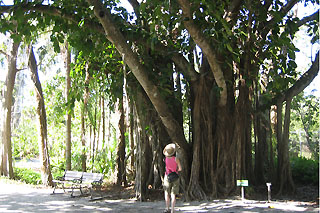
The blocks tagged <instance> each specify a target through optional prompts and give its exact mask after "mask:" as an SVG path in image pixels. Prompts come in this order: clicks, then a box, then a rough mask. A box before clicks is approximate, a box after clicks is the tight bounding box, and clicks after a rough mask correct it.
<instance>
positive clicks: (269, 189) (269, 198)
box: [266, 183, 271, 203]
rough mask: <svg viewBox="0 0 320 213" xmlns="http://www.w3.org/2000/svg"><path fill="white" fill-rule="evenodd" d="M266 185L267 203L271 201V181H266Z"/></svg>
mask: <svg viewBox="0 0 320 213" xmlns="http://www.w3.org/2000/svg"><path fill="white" fill-rule="evenodd" d="M266 185H267V187H268V203H270V201H271V183H266Z"/></svg>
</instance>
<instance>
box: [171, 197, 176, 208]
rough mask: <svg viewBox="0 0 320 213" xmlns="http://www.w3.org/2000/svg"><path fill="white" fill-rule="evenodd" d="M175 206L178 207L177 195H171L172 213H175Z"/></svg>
mask: <svg viewBox="0 0 320 213" xmlns="http://www.w3.org/2000/svg"><path fill="white" fill-rule="evenodd" d="M175 205H176V195H175V194H173V193H171V213H173V212H174V207H175Z"/></svg>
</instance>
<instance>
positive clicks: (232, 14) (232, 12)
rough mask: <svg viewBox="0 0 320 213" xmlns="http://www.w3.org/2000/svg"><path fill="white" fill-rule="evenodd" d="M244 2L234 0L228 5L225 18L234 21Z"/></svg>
mask: <svg viewBox="0 0 320 213" xmlns="http://www.w3.org/2000/svg"><path fill="white" fill-rule="evenodd" d="M242 3H243V0H233V1H232V2H231V3H230V6H229V7H228V9H227V11H226V13H225V15H224V18H225V19H226V21H227V22H234V19H235V18H236V17H237V15H238V12H239V9H240V7H241V5H242Z"/></svg>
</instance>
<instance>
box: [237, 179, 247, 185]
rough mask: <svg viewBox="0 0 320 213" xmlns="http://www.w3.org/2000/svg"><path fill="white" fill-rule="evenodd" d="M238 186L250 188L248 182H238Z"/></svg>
mask: <svg viewBox="0 0 320 213" xmlns="http://www.w3.org/2000/svg"><path fill="white" fill-rule="evenodd" d="M237 186H249V181H248V180H237Z"/></svg>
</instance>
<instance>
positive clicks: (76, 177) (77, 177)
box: [52, 170, 83, 196]
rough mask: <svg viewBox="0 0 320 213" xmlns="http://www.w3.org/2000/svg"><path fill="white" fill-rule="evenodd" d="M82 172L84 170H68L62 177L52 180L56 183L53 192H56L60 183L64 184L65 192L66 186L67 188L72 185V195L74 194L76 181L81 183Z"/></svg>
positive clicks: (64, 190)
mask: <svg viewBox="0 0 320 213" xmlns="http://www.w3.org/2000/svg"><path fill="white" fill-rule="evenodd" d="M82 174H83V172H77V171H70V170H66V171H65V172H64V175H63V176H62V177H58V178H57V179H55V180H53V181H52V182H53V185H54V189H53V194H54V193H55V191H56V188H57V187H58V185H61V186H62V189H63V192H66V188H67V187H66V186H68V185H70V186H71V189H72V192H71V196H73V190H74V187H73V186H74V184H76V183H81V180H82Z"/></svg>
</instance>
